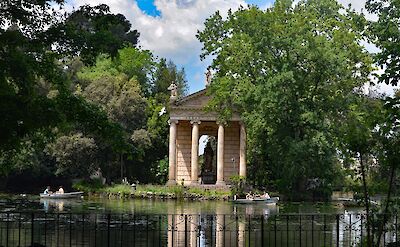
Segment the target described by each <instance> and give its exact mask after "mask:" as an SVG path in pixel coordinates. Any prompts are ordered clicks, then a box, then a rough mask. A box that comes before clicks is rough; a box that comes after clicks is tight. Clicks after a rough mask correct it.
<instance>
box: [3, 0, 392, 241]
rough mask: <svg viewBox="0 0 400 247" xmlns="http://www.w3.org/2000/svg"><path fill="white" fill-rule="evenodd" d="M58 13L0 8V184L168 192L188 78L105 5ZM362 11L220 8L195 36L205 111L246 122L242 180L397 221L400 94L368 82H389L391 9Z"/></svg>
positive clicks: (31, 6) (325, 3) (285, 4)
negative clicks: (205, 75)
mask: <svg viewBox="0 0 400 247" xmlns="http://www.w3.org/2000/svg"><path fill="white" fill-rule="evenodd" d="M62 4H63V1H62V0H58V1H56V2H55V3H54V2H50V1H33V0H27V1H22V2H21V1H5V2H1V3H0V47H1V48H0V68H1V69H0V116H1V120H0V178H1V181H0V185H2V186H3V187H2V188H5V187H6V188H10V187H13V186H14V185H16V184H18V183H22V182H21V181H24V179H25V180H26V181H29V183H30V184H32V185H33V186H32V187H35V185H38V186H43V185H44V184H41V181H43V182H42V183H47V182H48V181H51V180H50V179H51V178H56V179H57V181H62V179H64V180H63V181H65V180H68V181H71V180H73V179H82V180H83V181H86V182H90V181H91V175H92V174H93V173H94V172H95V171H98V170H99V168H100V170H101V172H102V175H103V176H104V177H105V178H106V181H107V183H109V184H110V183H119V182H120V181H121V179H122V178H123V177H127V178H128V180H129V181H135V182H136V181H139V182H140V183H141V184H146V183H154V184H164V183H165V179H166V175H167V168H168V167H167V166H168V160H167V150H168V142H167V140H168V123H167V120H168V118H169V117H168V102H169V92H168V90H167V88H168V86H169V85H170V83H171V82H172V81H175V83H176V84H177V85H178V87H179V94H180V95H181V96H182V95H185V94H187V91H188V87H187V81H186V79H185V72H184V70H183V69H179V68H177V66H176V65H175V64H174V63H173V62H171V61H166V60H165V59H163V58H157V57H155V56H153V54H152V53H151V52H150V51H147V50H144V49H142V48H140V46H138V43H139V42H140V34H139V33H138V32H137V31H136V30H134V29H133V28H132V26H131V24H130V23H129V21H128V20H126V18H125V17H124V16H123V15H121V14H113V13H111V12H110V11H109V8H108V7H107V6H106V5H99V6H94V7H91V6H83V7H80V8H79V9H77V10H74V11H72V12H66V10H64V9H63V5H62ZM366 7H367V10H366V11H368V12H369V13H370V14H374V15H375V17H376V19H374V20H369V19H366V17H365V16H364V15H363V14H360V13H356V12H354V11H352V9H351V8H345V7H343V6H341V5H340V4H338V3H337V2H336V1H335V0H308V1H300V2H298V3H293V1H291V0H277V1H276V2H275V3H274V5H273V6H272V7H271V8H268V9H267V10H261V9H258V8H257V7H250V8H240V9H239V10H238V11H236V12H232V11H230V12H229V13H228V15H227V17H222V16H221V14H220V13H219V12H216V13H215V14H214V15H212V16H211V17H209V18H208V19H207V20H206V22H205V28H204V29H203V30H201V31H199V32H198V35H197V37H198V39H199V41H200V42H201V43H202V44H203V50H202V55H201V58H203V59H205V58H207V57H211V58H212V59H213V60H212V65H211V68H212V70H213V72H214V73H213V79H212V83H211V85H210V86H209V90H208V93H209V94H210V95H212V96H213V97H212V101H211V102H210V104H209V105H208V107H207V110H212V111H216V112H218V113H219V117H220V120H221V121H229V119H230V116H231V115H232V112H233V111H238V112H240V114H241V116H242V118H243V121H244V123H245V124H246V126H247V131H248V163H249V165H248V178H247V181H246V182H247V183H248V184H250V185H252V186H254V187H262V188H265V189H267V190H269V191H277V192H279V193H280V194H281V195H282V196H284V198H286V199H287V200H328V199H329V197H330V195H331V192H332V191H333V190H350V191H354V192H356V193H357V195H358V196H359V198H360V199H361V202H362V204H363V205H365V207H366V212H367V216H368V217H369V213H372V212H375V211H376V210H378V211H379V212H381V213H384V215H386V214H387V213H389V212H392V213H393V212H396V210H397V206H396V205H398V204H396V203H395V202H396V198H398V197H397V196H398V194H399V190H398V188H399V186H398V185H399V182H400V174H399V166H400V160H399V159H400V143H399V142H400V139H399V138H400V137H399V124H400V120H399V114H400V112H399V111H400V108H399V106H400V105H399V103H400V102H399V99H400V93H399V92H398V91H397V92H395V93H394V94H392V95H385V94H380V93H378V92H377V91H376V90H374V89H373V88H371V86H374V85H379V84H383V83H385V84H388V85H392V86H397V85H398V83H399V80H400V43H399V42H398V40H399V39H400V28H399V22H400V15H399V13H400V11H398V10H399V8H400V1H398V0H381V1H378V0H369V1H367V5H366ZM364 44H369V45H374V46H376V47H377V48H378V49H377V50H378V51H377V52H375V53H371V52H370V51H368V50H367V49H366V48H365V45H364ZM378 72H379V73H378ZM16 178H18V180H17V179H16ZM21 178H23V179H21ZM16 181H17V182H16ZM111 188H112V187H111ZM111 190H112V189H111ZM376 193H380V194H382V193H384V194H385V195H386V196H385V197H386V200H385V202H384V203H383V205H382V207H381V208H379V209H376V208H374V207H372V206H371V205H370V196H371V195H373V194H376ZM386 220H387V218H386V216H385V217H383V218H382V219H379V222H385V221H386ZM371 224H374V222H373V219H370V218H368V220H367V227H368V232H371V231H372V230H371V228H370V227H371ZM381 226H383V225H382V224H381ZM378 229H380V230H381V231H382V229H381V228H379V227H378ZM371 234H372V233H371ZM377 235H378V238H375V239H377V241H378V242H377V243H379V237H380V236H379V233H377ZM367 241H368V242H370V244H372V237H371V236H370V235H368V238H367Z"/></svg>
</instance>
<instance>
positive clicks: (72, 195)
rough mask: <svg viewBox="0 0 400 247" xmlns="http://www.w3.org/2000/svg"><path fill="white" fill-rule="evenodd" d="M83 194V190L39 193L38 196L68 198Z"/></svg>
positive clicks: (78, 196) (79, 196)
mask: <svg viewBox="0 0 400 247" xmlns="http://www.w3.org/2000/svg"><path fill="white" fill-rule="evenodd" d="M82 196H83V192H81V191H79V192H69V193H64V194H57V193H53V194H43V193H41V194H40V198H48V199H70V198H81V197H82Z"/></svg>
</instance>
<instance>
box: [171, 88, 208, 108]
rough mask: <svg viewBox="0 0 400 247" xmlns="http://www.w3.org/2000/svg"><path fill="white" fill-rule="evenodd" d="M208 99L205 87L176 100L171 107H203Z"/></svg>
mask: <svg viewBox="0 0 400 247" xmlns="http://www.w3.org/2000/svg"><path fill="white" fill-rule="evenodd" d="M209 100H210V96H208V95H207V89H203V90H200V91H198V92H195V93H193V94H190V95H187V96H185V97H183V98H181V99H179V100H177V101H176V102H175V103H174V105H173V107H177V108H197V109H198V108H203V107H204V106H206V105H207V103H208V101H209Z"/></svg>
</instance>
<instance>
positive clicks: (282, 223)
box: [0, 195, 390, 247]
mask: <svg viewBox="0 0 400 247" xmlns="http://www.w3.org/2000/svg"><path fill="white" fill-rule="evenodd" d="M0 211H1V212H2V213H0V246H107V247H109V246H299V245H303V246H355V245H356V244H357V243H359V242H360V241H362V239H363V237H364V236H363V230H362V222H363V220H365V219H364V218H363V215H362V214H360V213H361V209H360V208H345V207H343V206H342V205H341V204H334V203H284V202H283V203H279V204H278V205H266V204H263V203H256V204H234V203H232V202H226V201H179V200H156V199H154V200H151V199H143V200H139V199H129V200H122V199H121V200H118V199H99V198H91V199H88V198H85V199H79V200H55V199H51V200H48V199H47V200H44V199H40V198H39V197H38V196H29V195H28V196H19V195H1V196H0ZM388 240H390V239H388ZM35 244H36V245H35Z"/></svg>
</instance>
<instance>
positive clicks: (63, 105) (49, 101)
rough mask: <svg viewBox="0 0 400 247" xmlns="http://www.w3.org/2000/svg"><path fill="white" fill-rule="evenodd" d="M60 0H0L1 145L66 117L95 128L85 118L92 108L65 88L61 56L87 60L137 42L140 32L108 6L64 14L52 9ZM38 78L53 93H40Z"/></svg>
mask: <svg viewBox="0 0 400 247" xmlns="http://www.w3.org/2000/svg"><path fill="white" fill-rule="evenodd" d="M62 3H63V1H61V0H60V1H55V3H54V2H52V1H47V0H44V1H31V0H27V1H1V3H0V24H1V25H0V47H1V48H0V68H1V69H0V115H1V116H2V117H1V120H0V149H2V150H7V149H13V148H15V147H16V146H18V144H19V140H20V139H21V138H23V137H24V136H26V135H29V134H31V133H34V132H35V131H36V130H38V129H42V130H43V129H46V128H47V129H49V128H51V127H54V126H57V125H59V124H60V123H61V122H65V121H71V122H74V121H83V122H85V123H86V124H89V125H91V127H90V126H87V127H90V128H92V129H98V128H97V127H95V128H93V127H94V125H96V124H97V123H96V122H94V121H92V122H91V121H90V119H91V118H90V117H88V115H90V114H95V113H96V111H95V110H92V106H87V104H86V103H85V102H84V101H82V100H81V99H79V98H77V97H74V95H71V94H70V91H69V90H67V87H66V85H67V84H68V78H66V77H65V71H64V68H63V64H62V60H64V59H67V58H70V57H72V56H75V55H77V54H80V55H82V59H83V61H85V62H88V63H90V62H92V61H93V60H94V59H95V58H96V57H97V55H98V54H99V53H100V52H102V53H108V54H110V55H116V52H117V50H118V49H120V48H122V47H123V46H124V45H125V44H131V45H135V44H136V42H137V37H138V33H137V32H136V31H131V30H130V24H129V22H128V21H127V20H126V19H125V17H123V16H122V15H114V14H111V13H110V12H109V9H108V7H107V6H105V5H100V6H97V7H88V6H83V7H81V8H80V9H78V10H76V11H74V12H72V13H67V14H66V15H65V16H64V15H62V14H61V13H62V11H60V10H55V9H57V8H59V7H62V5H61V4H62ZM51 4H54V5H51ZM42 82H44V83H45V84H46V85H48V87H49V88H51V89H53V90H54V91H55V92H56V93H55V94H53V96H54V97H48V95H47V94H43V91H42V90H40V89H41V84H42ZM67 106H68V107H67ZM70 106H71V107H70ZM71 111H74V112H71ZM83 118H84V119H83ZM93 118H96V120H97V121H99V120H100V119H103V118H102V117H101V116H97V117H94V116H93ZM93 120H94V119H93ZM98 124H100V125H101V124H102V123H100V122H99V123H98ZM104 124H105V123H104Z"/></svg>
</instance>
